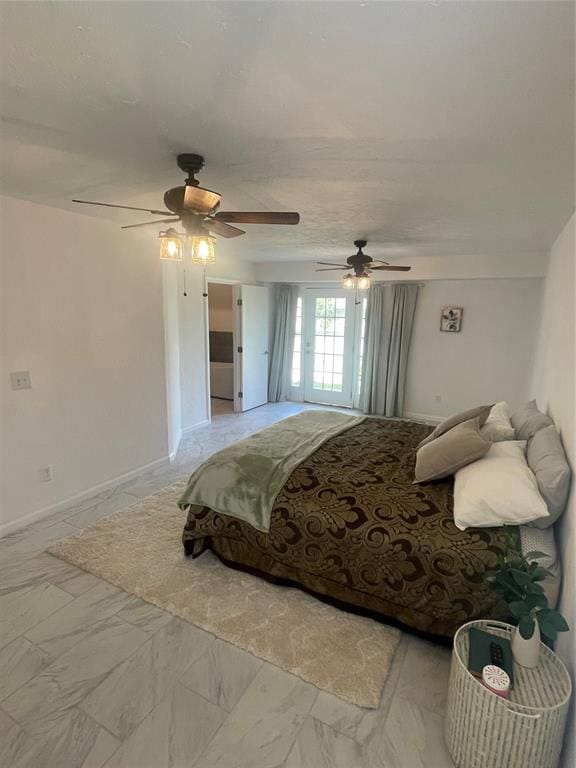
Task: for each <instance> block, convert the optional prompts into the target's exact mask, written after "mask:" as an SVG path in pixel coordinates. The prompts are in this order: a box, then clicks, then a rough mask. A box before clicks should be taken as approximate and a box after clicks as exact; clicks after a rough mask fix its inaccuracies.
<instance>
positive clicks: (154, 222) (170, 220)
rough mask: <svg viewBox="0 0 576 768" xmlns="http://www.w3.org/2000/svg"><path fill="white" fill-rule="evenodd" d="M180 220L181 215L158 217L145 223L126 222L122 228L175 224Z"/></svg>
mask: <svg viewBox="0 0 576 768" xmlns="http://www.w3.org/2000/svg"><path fill="white" fill-rule="evenodd" d="M177 221H180V217H179V216H178V218H176V219H174V218H172V219H156V221H146V222H144V224H125V225H124V226H123V227H120V229H134V228H135V227H151V226H152V225H153V224H175V223H176V222H177Z"/></svg>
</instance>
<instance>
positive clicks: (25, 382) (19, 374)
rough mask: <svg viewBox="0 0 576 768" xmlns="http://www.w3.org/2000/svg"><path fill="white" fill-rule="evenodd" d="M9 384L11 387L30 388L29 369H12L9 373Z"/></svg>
mask: <svg viewBox="0 0 576 768" xmlns="http://www.w3.org/2000/svg"><path fill="white" fill-rule="evenodd" d="M10 386H11V387H12V389H32V384H31V382H30V371H14V372H13V373H11V374H10Z"/></svg>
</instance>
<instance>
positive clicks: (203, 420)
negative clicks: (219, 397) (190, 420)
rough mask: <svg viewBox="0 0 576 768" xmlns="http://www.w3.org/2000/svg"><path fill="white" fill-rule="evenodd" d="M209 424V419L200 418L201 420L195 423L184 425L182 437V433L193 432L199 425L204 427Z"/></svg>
mask: <svg viewBox="0 0 576 768" xmlns="http://www.w3.org/2000/svg"><path fill="white" fill-rule="evenodd" d="M208 424H210V419H202V421H199V422H198V423H197V424H192V426H190V427H185V428H184V429H183V430H182V437H184V435H189V434H190V432H195V431H196V430H197V429H200V427H206V426H208Z"/></svg>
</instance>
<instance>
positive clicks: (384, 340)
mask: <svg viewBox="0 0 576 768" xmlns="http://www.w3.org/2000/svg"><path fill="white" fill-rule="evenodd" d="M417 298H418V286H417V285H394V284H391V285H377V284H376V285H372V286H371V288H370V293H369V294H368V305H367V307H366V330H365V333H364V340H365V341H364V345H365V346H364V355H363V361H362V387H361V390H360V407H361V409H362V411H363V412H364V413H376V414H379V415H380V416H402V413H403V410H404V387H405V384H406V366H407V363H408V349H409V347H410V337H411V335H412V324H413V321H414V311H415V309H416V299H417Z"/></svg>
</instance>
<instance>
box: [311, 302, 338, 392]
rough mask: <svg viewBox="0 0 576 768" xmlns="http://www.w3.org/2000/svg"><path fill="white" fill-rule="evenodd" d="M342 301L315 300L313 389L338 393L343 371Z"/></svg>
mask: <svg viewBox="0 0 576 768" xmlns="http://www.w3.org/2000/svg"><path fill="white" fill-rule="evenodd" d="M345 315H346V299H345V298H336V297H328V298H325V297H323V298H316V300H315V305H314V320H315V324H314V375H313V387H314V389H321V390H323V391H328V392H341V391H342V381H343V367H344V357H343V355H344V333H345V328H346V320H345Z"/></svg>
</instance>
